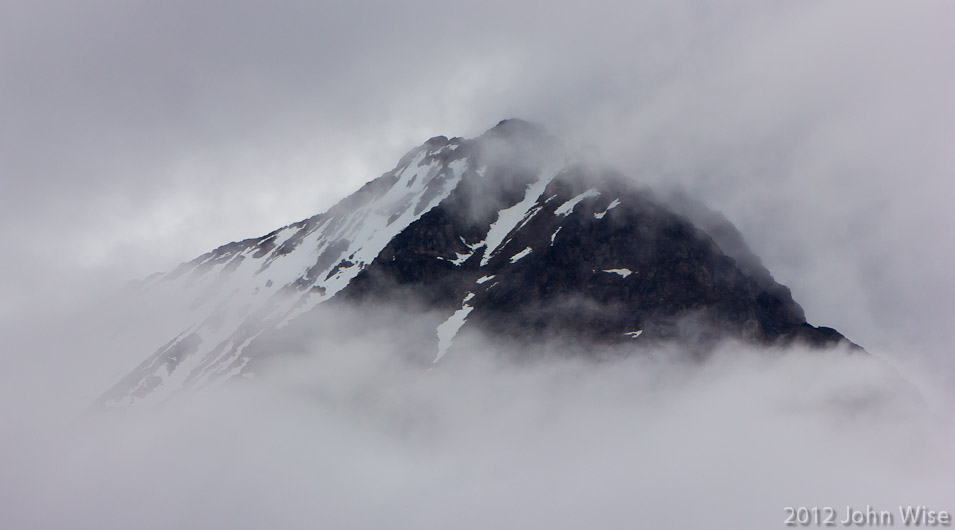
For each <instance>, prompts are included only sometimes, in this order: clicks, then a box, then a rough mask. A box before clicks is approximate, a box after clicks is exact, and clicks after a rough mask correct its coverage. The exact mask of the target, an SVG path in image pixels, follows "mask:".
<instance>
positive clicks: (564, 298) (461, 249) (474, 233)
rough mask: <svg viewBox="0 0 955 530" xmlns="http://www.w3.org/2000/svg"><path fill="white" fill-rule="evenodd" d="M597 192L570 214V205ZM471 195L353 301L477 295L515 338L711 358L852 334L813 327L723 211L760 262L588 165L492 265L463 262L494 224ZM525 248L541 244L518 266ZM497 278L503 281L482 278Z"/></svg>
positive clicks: (822, 343)
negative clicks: (677, 348)
mask: <svg viewBox="0 0 955 530" xmlns="http://www.w3.org/2000/svg"><path fill="white" fill-rule="evenodd" d="M588 190H591V192H590V194H589V196H587V197H585V198H583V199H581V200H580V201H579V202H578V203H577V204H576V206H574V207H573V208H572V210H570V211H569V213H567V214H566V215H560V214H559V213H557V210H558V209H559V208H560V207H561V205H565V204H567V203H568V201H571V200H572V199H574V198H575V197H578V196H580V195H581V194H585V193H586V192H587V191H588ZM457 191H459V192H460V193H455V194H452V195H451V196H450V197H449V198H448V199H447V200H446V201H444V202H443V203H442V204H441V205H439V206H438V207H436V208H434V209H433V210H431V211H430V212H428V214H426V215H424V216H423V217H422V218H421V219H419V220H418V221H417V222H415V223H414V224H412V225H411V226H409V227H408V229H407V230H405V231H404V232H403V233H402V234H401V235H400V236H399V237H397V238H395V239H394V240H393V241H392V242H391V244H389V245H388V246H387V247H386V248H385V250H384V251H383V252H382V253H381V255H380V256H379V258H378V259H377V260H375V262H373V263H372V264H371V266H370V267H369V268H368V269H366V270H365V271H363V272H362V273H361V274H359V276H358V277H356V278H355V280H354V281H353V282H352V284H351V285H349V287H348V288H346V289H345V290H344V291H343V292H342V295H341V301H351V302H364V303H375V302H376V300H378V299H393V298H396V297H409V296H416V297H417V298H418V299H419V300H422V301H423V303H424V305H425V306H427V307H430V308H434V307H439V308H445V309H446V310H447V311H452V310H454V309H456V308H457V307H460V306H461V300H462V299H463V298H464V297H465V296H466V295H467V294H468V293H473V294H474V296H473V298H472V299H471V300H470V301H469V302H468V304H469V305H470V306H472V307H473V310H472V311H471V313H470V314H469V316H468V320H467V324H466V327H465V328H464V329H469V328H470V329H472V330H478V331H481V332H482V333H483V334H484V335H485V336H486V337H496V338H500V339H503V340H506V341H508V342H510V343H540V342H542V341H546V340H556V341H559V342H561V343H564V344H567V343H570V344H574V343H576V344H580V345H592V344H594V343H597V344H621V343H627V342H632V341H633V340H634V337H633V336H632V335H633V333H634V332H637V331H639V332H640V333H639V339H640V341H641V343H644V344H646V343H654V342H666V341H682V342H684V343H685V344H686V345H687V346H688V347H692V348H696V349H698V350H699V351H701V352H703V351H705V350H707V349H708V348H710V347H712V346H713V345H714V344H715V342H716V341H719V340H721V339H724V338H733V339H740V340H745V341H751V342H757V343H761V344H790V343H793V342H799V343H804V344H808V345H811V346H816V347H827V346H833V345H836V344H839V343H842V342H846V341H845V339H844V337H843V336H842V335H841V334H839V333H838V332H836V331H835V330H832V329H830V328H815V327H813V326H811V325H809V324H808V323H806V321H805V317H804V315H803V311H802V308H801V307H800V306H799V305H798V304H796V302H795V301H793V299H792V296H791V294H790V292H789V289H787V288H786V287H785V286H782V285H780V284H778V283H776V282H775V281H774V280H773V279H772V276H771V275H770V274H769V272H768V271H766V269H765V268H763V267H762V266H761V265H760V264H759V261H758V258H756V257H755V256H754V255H752V253H751V252H749V250H748V248H746V247H745V244H744V243H743V242H742V238H741V237H740V236H739V235H738V232H737V231H735V228H733V227H732V225H730V224H729V223H728V221H726V220H725V219H723V218H722V216H719V215H718V214H715V213H713V212H708V215H709V217H710V221H711V222H713V223H716V222H717V220H721V224H722V225H723V226H722V230H723V231H724V232H729V234H728V235H724V237H725V238H728V239H729V240H730V241H731V242H732V243H733V244H734V245H735V246H734V247H733V250H734V251H735V252H736V253H737V254H739V255H743V256H744V257H745V258H748V259H749V261H748V263H746V264H745V265H743V266H740V264H738V262H737V261H736V260H735V259H733V258H732V257H730V256H729V255H727V253H726V252H724V251H723V250H722V249H721V247H720V246H719V245H718V244H717V243H716V242H715V241H714V239H713V238H712V237H710V236H709V235H708V234H707V233H706V232H704V231H702V230H700V229H699V228H697V227H696V226H695V225H694V224H693V223H692V222H691V221H690V220H689V219H688V218H687V217H685V216H681V215H678V214H677V213H675V212H674V211H673V210H671V209H670V208H668V207H667V206H664V204H663V203H662V202H661V201H659V200H657V199H656V198H655V197H654V196H653V194H652V193H650V192H649V191H647V190H640V189H637V188H636V187H634V186H633V185H631V184H629V183H628V182H627V181H626V180H625V179H623V178H622V177H621V176H619V175H617V174H613V173H606V174H594V173H592V172H590V171H589V170H588V169H586V168H583V167H574V168H571V169H568V170H566V171H564V172H562V173H560V174H559V175H557V176H556V178H554V180H552V181H551V182H550V183H549V184H548V185H547V187H546V188H545V190H544V192H543V193H542V194H541V196H540V197H539V198H538V200H537V201H535V203H534V205H533V206H532V207H531V208H530V211H531V212H533V213H531V214H530V215H528V216H526V217H525V218H522V219H521V224H520V225H519V227H518V228H516V229H515V230H514V231H512V232H510V233H509V234H508V236H507V239H506V241H505V242H504V243H503V244H502V246H501V247H500V248H499V249H497V251H496V252H494V254H493V256H492V257H491V259H490V260H489V261H488V262H487V263H486V264H485V265H484V266H481V264H480V261H481V259H480V253H479V252H475V253H473V254H472V255H471V256H470V257H468V258H467V259H465V260H463V261H462V262H461V263H460V264H459V265H455V264H453V263H451V261H449V259H450V258H453V257H454V256H456V255H460V254H463V253H466V252H469V251H470V248H469V247H468V244H467V243H469V242H472V241H481V239H482V238H483V236H484V234H486V233H487V231H488V224H489V222H488V219H489V218H488V217H487V216H485V217H484V218H483V222H482V219H481V218H480V216H478V218H477V219H476V218H475V216H474V215H473V213H472V212H470V211H469V210H468V209H467V208H466V207H462V205H466V204H473V202H479V201H480V199H476V201H469V200H468V199H469V197H468V194H469V193H472V192H471V191H470V190H468V189H467V188H464V187H459V189H458V190H456V192H457ZM595 192H596V193H595ZM517 200H519V198H515V197H511V201H512V202H517ZM614 202H616V203H617V204H616V205H614V206H613V207H611V204H613V203H614ZM693 206H697V205H693ZM608 208H609V209H608ZM565 209H566V207H565ZM524 249H530V251H529V252H528V253H527V254H526V255H524V256H521V257H518V259H516V260H515V259H514V257H515V256H517V255H519V253H521V252H522V251H524ZM442 258H445V259H442ZM487 276H493V278H491V279H490V280H488V281H486V282H482V283H476V282H477V280H478V279H479V278H482V277H487ZM628 334H629V335H628Z"/></svg>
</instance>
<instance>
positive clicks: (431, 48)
mask: <svg viewBox="0 0 955 530" xmlns="http://www.w3.org/2000/svg"><path fill="white" fill-rule="evenodd" d="M953 20H955V4H953V3H952V2H950V1H936V2H931V1H916V2H896V1H891V2H890V1H880V0H874V1H873V0H844V1H811V0H810V1H798V2H766V1H764V0H758V1H757V0H726V1H720V2H703V1H695V0H686V1H679V0H659V1H653V0H635V1H631V2H622V1H599V0H597V1H593V0H592V1H588V2H577V3H573V2H567V1H553V2H514V1H504V0H488V1H482V2H474V1H472V2H441V3H438V2H423V1H422V2H413V1H408V0H395V1H380V2H361V1H338V2H333V1H313V2H307V1H301V2H295V1H289V2H266V1H264V0H263V1H261V2H255V1H250V0H236V1H224V0H223V1H218V0H205V1H184V0H165V1H161V2H160V1H121V0H89V1H84V2H74V1H66V0H49V1H43V2H35V1H26V0H0V238H2V241H3V247H2V250H0V267H2V271H3V274H0V291H2V293H3V296H0V339H2V346H0V364H2V366H3V369H2V370H0V423H2V425H3V428H2V429H0V468H2V469H3V470H4V472H3V474H2V477H0V526H4V527H10V528H14V527H15V528H31V527H32V528H51V527H63V526H73V527H83V526H84V525H85V526H88V527H95V528H129V527H131V526H136V525H139V526H142V525H143V524H152V525H154V526H155V527H168V528H187V527H190V526H191V527H215V526H218V527H234V528H245V527H258V528H260V527H262V526H264V525H272V526H276V525H278V526H280V527H288V528H313V527H315V526H316V524H317V522H318V523H321V522H324V523H326V524H325V525H326V526H328V525H331V526H337V527H343V526H349V527H355V528H381V527H383V526H388V527H393V528H405V527H407V528H430V527H434V528H437V527H441V528H447V527H460V528H468V527H477V528H488V527H491V526H498V527H502V526H503V527H506V526H508V525H507V524H502V523H508V522H511V523H513V524H511V525H510V526H515V527H517V526H519V527H523V528H531V527H533V526H534V524H540V525H543V526H546V527H549V528H557V527H561V525H566V526H568V527H574V528H580V527H582V526H587V525H589V526H595V527H606V528H611V527H615V526H616V527H620V526H628V527H629V526H632V524H631V523H632V521H633V518H634V513H640V514H641V515H642V516H643V517H645V519H646V520H647V521H650V523H648V524H649V525H650V526H655V527H659V528H665V527H668V526H673V525H674V524H676V526H678V527H703V526H711V527H714V528H767V527H771V526H770V525H772V524H780V525H781V523H782V521H783V516H784V512H783V510H782V508H783V506H784V505H787V504H790V503H800V502H802V503H815V504H816V505H825V504H835V505H839V507H840V508H841V507H842V506H841V505H840V504H841V503H853V504H855V505H858V506H864V505H865V504H866V503H872V504H874V505H875V506H876V507H878V508H883V507H885V508H889V509H893V506H894V505H897V504H898V503H902V502H913V503H924V504H928V505H930V506H931V507H932V508H934V509H948V510H949V511H951V510H953V509H955V506H953V505H944V504H942V503H944V502H950V499H951V496H950V494H948V493H949V492H950V491H952V487H951V481H952V477H953V476H955V474H953V469H955V464H953V462H952V458H951V445H952V444H951V440H952V430H951V418H952V417H953V416H955V415H953V412H955V406H953V405H955V394H953V392H955V391H953V390H952V389H953V388H955V387H953V385H952V384H951V381H952V379H953V378H955V361H953V355H952V353H953V352H952V351H951V350H952V345H955V326H952V318H953V317H955V277H953V275H952V274H951V272H950V269H951V264H952V263H953V262H955V232H953V230H952V225H953V221H955V214H953V213H952V211H953V209H952V207H951V204H950V203H951V202H952V199H953V197H955V179H953V175H955V98H953V97H952V94H955V33H953V32H952V21H953ZM506 117H521V118H524V119H528V120H534V121H537V122H540V123H542V124H543V125H544V126H545V127H547V128H548V129H549V130H550V131H552V132H553V133H555V134H557V135H559V136H562V137H564V138H565V139H567V140H569V141H571V142H576V143H580V144H588V145H592V146H595V147H596V149H597V151H599V152H600V153H602V156H603V157H604V158H605V159H606V160H607V161H608V163H610V164H611V165H614V166H616V167H618V168H619V169H621V170H622V171H623V172H625V173H627V174H629V175H632V176H633V177H634V178H635V179H638V180H640V181H643V182H647V183H650V184H652V185H654V186H666V185H678V186H683V187H684V188H686V189H687V190H689V191H690V192H691V193H693V194H695V195H697V196H698V197H699V198H700V199H701V200H703V201H704V202H705V203H706V204H708V205H709V206H710V207H712V208H714V209H717V210H720V211H722V212H723V213H724V214H725V215H726V216H727V217H728V218H729V219H730V220H731V221H733V222H734V223H735V224H736V225H737V227H738V228H739V229H740V230H741V232H742V233H743V234H744V236H745V237H746V239H747V241H748V242H749V243H750V245H751V247H752V248H753V250H754V252H755V253H756V254H758V255H759V256H760V257H762V258H763V260H764V263H765V264H766V265H767V267H768V268H769V270H770V271H772V273H773V274H774V275H775V276H776V278H777V280H779V281H780V282H781V283H784V284H786V285H789V286H790V287H791V288H792V290H793V295H794V297H795V299H796V300H797V301H798V302H799V303H800V304H802V306H803V307H804V308H805V310H806V314H807V316H808V318H809V319H810V321H811V322H812V323H814V324H821V325H829V326H833V327H836V328H837V329H839V330H840V331H842V332H843V333H845V334H846V335H847V336H848V337H850V338H851V339H852V340H854V341H856V342H858V343H860V344H862V345H863V346H865V347H866V348H867V349H868V350H869V351H871V352H873V353H875V354H877V355H879V356H882V357H884V358H886V359H888V360H890V364H891V365H893V366H895V367H897V368H898V369H899V370H900V371H901V372H902V373H903V374H904V375H905V376H906V377H908V378H909V379H911V380H914V381H915V382H916V383H918V384H919V386H920V389H921V390H922V391H923V392H924V393H925V394H926V395H927V397H929V399H930V401H932V402H933V405H935V406H934V407H933V409H932V410H933V411H934V412H936V413H940V414H939V417H940V418H942V419H943V420H945V417H946V416H947V423H946V422H945V421H942V422H940V423H942V426H941V428H939V426H938V425H936V424H934V423H933V421H931V420H933V419H934V418H928V420H930V421H925V420H926V418H925V417H921V416H919V411H922V409H921V408H918V407H917V408H916V409H917V410H913V409H911V408H905V407H902V406H901V405H899V404H898V403H896V400H897V398H899V396H898V395H896V392H897V391H899V389H898V387H896V386H894V385H896V383H897V382H898V380H897V379H895V378H894V374H892V373H889V372H888V371H886V370H885V366H884V365H882V364H879V363H871V362H869V361H868V360H866V359H864V358H844V357H839V356H833V357H819V356H811V355H792V356H787V357H784V358H775V357H772V356H767V355H764V354H765V352H756V353H755V354H753V353H752V352H746V351H738V350H735V349H734V348H736V346H732V345H731V346H728V347H727V351H725V352H722V355H720V356H718V357H717V359H716V361H714V362H711V363H709V364H706V365H704V366H694V367H690V368H687V367H680V366H671V365H670V364H668V363H667V362H659V363H654V362H651V361H648V360H645V359H644V360H640V361H639V362H637V361H634V362H628V363H623V364H621V365H599V366H587V367H582V366H580V365H578V364H575V363H573V362H568V363H566V364H560V363H558V364H555V365H549V366H547V367H546V369H545V368H543V367H542V368H541V369H540V370H502V369H501V367H500V366H489V365H488V364H487V363H486V361H487V360H486V359H483V358H481V357H480V356H477V355H475V356H473V358H472V359H471V361H470V363H471V364H468V363H465V364H463V365H462V366H460V368H461V370H462V371H461V373H455V372H454V371H453V369H451V371H444V372H441V371H435V372H434V373H435V374H436V375H434V377H431V378H425V379H424V380H423V381H422V378H421V376H420V373H419V372H418V371H415V370H409V369H408V368H407V367H403V366H401V363H399V362H397V361H396V360H395V359H396V355H392V353H394V352H391V351H390V350H389V347H392V346H393V341H390V340H388V337H384V338H382V337H377V338H371V337H369V336H367V334H361V335H359V336H358V338H357V339H356V341H357V342H356V344H348V345H346V346H347V347H345V348H340V349H341V350H342V351H340V352H338V353H340V354H341V355H339V356H338V357H331V358H324V357H321V356H313V357H314V358H313V357H308V358H304V359H297V360H295V361H289V364H288V365H282V366H279V367H278V368H277V369H276V372H277V374H271V375H272V376H273V379H265V378H263V381H264V382H263V383H262V384H261V385H247V386H242V385H236V386H233V387H227V388H223V389H219V390H220V391H218V392H217V391H210V392H208V393H205V394H203V393H197V394H196V396H195V399H194V400H190V401H179V402H173V403H171V404H169V406H166V407H159V408H157V409H156V410H151V411H146V412H144V413H141V414H139V413H131V414H129V415H121V416H116V417H106V416H96V417H93V418H89V417H86V418H82V419H77V417H76V414H75V411H76V410H78V409H83V408H84V407H85V406H86V403H89V401H90V400H91V399H92V398H93V397H95V395H96V394H98V393H99V392H101V391H102V390H105V389H106V388H107V387H108V386H109V385H110V384H112V382H114V381H115V380H116V379H117V378H118V377H120V376H121V375H123V372H124V370H125V369H126V368H125V367H123V368H121V367H116V366H112V365H110V363H106V362H104V359H110V358H114V357H115V354H117V352H110V354H109V355H106V354H104V352H103V349H102V348H101V347H100V345H101V344H102V341H101V339H102V336H101V334H103V333H105V334H107V335H108V334H109V333H110V332H111V331H112V330H113V329H115V327H116V326H122V325H124V323H125V321H124V318H125V316H126V313H127V311H126V309H127V307H128V306H123V305H121V304H117V303H116V302H117V300H119V299H120V298H119V297H117V296H115V291H116V289H117V288H118V287H120V286H122V285H123V284H124V283H125V282H126V281H127V280H128V279H131V278H137V277H143V276H146V275H148V274H150V273H152V272H154V271H159V270H168V269H170V268H172V267H174V266H175V265H176V264H178V263H179V262H182V261H185V260H189V259H191V258H193V257H195V256H197V255H199V254H201V253H203V252H205V251H208V250H210V249H212V248H214V247H216V246H218V245H220V244H223V243H226V242H229V241H233V240H238V239H243V238H246V237H253V236H258V235H262V234H264V233H266V232H268V231H270V230H272V229H274V228H277V227H279V226H282V225H285V224H287V223H290V222H294V221H297V220H299V219H302V218H305V217H307V216H310V215H312V214H314V213H317V212H320V211H323V210H325V209H326V208H328V207H329V206H330V205H332V204H334V203H335V202H337V201H338V200H340V199H341V198H343V197H344V196H346V195H347V194H349V193H351V192H352V191H354V190H356V189H357V188H358V187H359V186H360V185H361V184H363V183H364V182H366V181H367V180H370V179H371V178H374V177H376V176H378V175H380V174H381V173H382V172H384V171H387V170H388V169H391V168H392V167H393V166H394V165H395V164H396V163H397V160H398V158H399V157H400V156H401V155H402V154H404V153H405V152H406V151H407V150H409V149H410V148H412V147H414V146H416V145H418V144H420V143H421V142H423V141H424V140H426V139H427V138H429V137H431V136H435V135H439V134H443V135H449V136H475V135H477V134H480V133H481V132H483V131H484V130H485V129H487V128H489V127H491V126H493V125H494V124H495V123H497V122H498V121H499V120H500V119H502V118H506ZM138 309H139V310H141V312H143V314H147V315H148V314H149V309H152V310H153V312H154V313H161V308H145V310H143V308H138ZM153 317H155V318H162V315H161V314H154V315H153ZM150 323H152V321H150ZM330 349H332V350H335V348H330ZM117 350H119V348H117ZM119 353H124V352H122V351H120V352H119ZM148 353H149V352H143V354H142V357H145V356H146V355H148ZM289 357H290V358H292V357H291V356H289ZM664 357H665V356H664ZM283 359H284V358H283ZM134 361H135V360H134ZM133 364H135V362H133ZM104 365H105V366H104ZM412 383H413V384H412ZM903 390H904V389H903ZM902 394H904V392H902ZM190 397H192V396H190ZM873 398H877V401H876V403H877V405H876V406H875V407H874V408H873V409H866V408H865V407H861V408H860V407H859V404H860V403H871V402H872V401H870V400H871V399H873ZM879 400H881V401H879ZM904 403H905V404H906V406H907V405H911V403H909V402H907V401H904ZM689 470H692V472H691V471H689ZM690 475H692V476H690ZM691 478H692V480H690V479H691ZM823 479H824V480H823ZM740 499H745V500H746V501H747V502H746V504H745V505H744V504H740ZM674 514H677V518H676V519H674V517H675V516H674ZM144 521H145V522H146V523H144ZM675 521H676V523H675ZM767 521H768V522H769V524H767ZM319 526H321V524H319Z"/></svg>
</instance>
